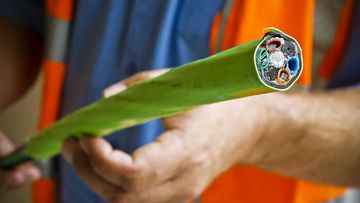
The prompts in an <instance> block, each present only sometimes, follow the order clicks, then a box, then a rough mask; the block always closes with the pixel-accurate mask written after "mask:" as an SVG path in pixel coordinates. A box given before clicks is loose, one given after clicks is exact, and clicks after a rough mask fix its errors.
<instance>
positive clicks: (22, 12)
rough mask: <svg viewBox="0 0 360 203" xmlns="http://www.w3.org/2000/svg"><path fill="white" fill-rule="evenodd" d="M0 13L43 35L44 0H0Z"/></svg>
mask: <svg viewBox="0 0 360 203" xmlns="http://www.w3.org/2000/svg"><path fill="white" fill-rule="evenodd" d="M0 15H1V16H4V17H6V18H9V19H11V20H13V21H16V22H18V23H20V24H23V25H24V26H26V27H29V28H30V29H32V30H33V31H34V32H36V33H38V34H41V35H43V33H44V18H45V6H44V0H1V1H0Z"/></svg>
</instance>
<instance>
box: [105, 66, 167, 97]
mask: <svg viewBox="0 0 360 203" xmlns="http://www.w3.org/2000/svg"><path fill="white" fill-rule="evenodd" d="M169 70H170V69H168V68H166V69H165V68H164V69H158V70H148V71H142V72H139V73H136V74H135V75H132V76H130V77H129V78H126V79H124V80H121V81H120V82H117V83H115V84H113V85H111V86H110V87H108V88H106V89H105V90H104V92H103V94H104V97H111V96H113V95H115V94H118V93H120V92H122V91H124V90H125V89H127V88H128V87H130V86H132V85H134V84H136V83H138V82H140V81H142V80H147V79H151V78H155V77H158V76H160V75H162V74H164V73H166V72H167V71H169Z"/></svg>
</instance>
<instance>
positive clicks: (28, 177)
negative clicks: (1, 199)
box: [0, 131, 41, 193]
mask: <svg viewBox="0 0 360 203" xmlns="http://www.w3.org/2000/svg"><path fill="white" fill-rule="evenodd" d="M14 150H15V147H14V145H13V144H12V143H11V141H10V140H9V139H8V138H7V137H6V135H5V134H4V133H3V132H1V131H0V157H2V156H6V155H8V154H10V153H11V152H12V151H14ZM40 176H41V174H40V170H39V169H38V168H37V167H36V166H35V165H34V164H33V163H31V162H27V163H24V164H21V165H18V166H17V167H16V168H14V169H12V170H6V171H5V170H0V193H2V192H5V191H6V190H8V189H11V188H16V187H20V186H23V185H26V184H28V183H30V182H32V181H34V180H36V179H38V178H40Z"/></svg>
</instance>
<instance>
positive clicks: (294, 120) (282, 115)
mask: <svg viewBox="0 0 360 203" xmlns="http://www.w3.org/2000/svg"><path fill="white" fill-rule="evenodd" d="M293 100H294V98H292V96H291V95H290V94H283V93H271V94H267V95H262V96H257V97H254V98H251V102H250V105H249V107H248V108H247V109H249V110H248V112H249V114H250V115H249V114H247V120H248V122H247V125H248V127H247V131H245V133H246V135H242V136H244V139H242V140H241V142H240V143H239V147H240V148H242V149H243V151H242V153H240V156H239V158H238V160H237V163H240V164H248V165H255V166H259V167H262V166H267V165H270V164H273V163H274V162H279V161H281V160H283V159H287V158H289V157H290V156H291V153H292V151H293V150H294V145H295V144H296V140H298V139H297V138H298V137H299V136H302V132H301V129H303V128H302V127H301V126H302V124H301V119H299V115H298V114H296V113H295V111H293V110H292V108H294V105H295V104H296V102H295V103H294V101H293ZM289 137H292V138H291V139H289Z"/></svg>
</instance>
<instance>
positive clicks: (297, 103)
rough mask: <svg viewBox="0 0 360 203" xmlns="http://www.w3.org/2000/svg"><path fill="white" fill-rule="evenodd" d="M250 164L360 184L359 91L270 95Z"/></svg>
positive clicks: (315, 178)
mask: <svg viewBox="0 0 360 203" xmlns="http://www.w3.org/2000/svg"><path fill="white" fill-rule="evenodd" d="M262 102H264V103H265V105H264V106H265V109H266V107H267V108H268V109H267V110H266V111H267V116H266V119H263V120H264V122H265V120H267V121H266V123H264V127H263V128H262V135H260V136H259V139H258V140H257V142H256V144H255V145H254V146H253V149H254V150H253V151H254V153H253V154H252V155H251V156H250V157H251V160H250V162H251V163H252V164H255V165H256V166H258V167H261V168H265V169H268V170H271V171H275V172H279V173H282V174H285V175H289V176H294V177H299V178H305V179H310V180H314V181H319V182H327V183H334V184H342V185H349V186H360V173H359V169H360V89H355V88H353V89H342V90H336V91H329V92H323V93H302V94H273V95H268V96H267V98H265V100H264V101H262Z"/></svg>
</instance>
